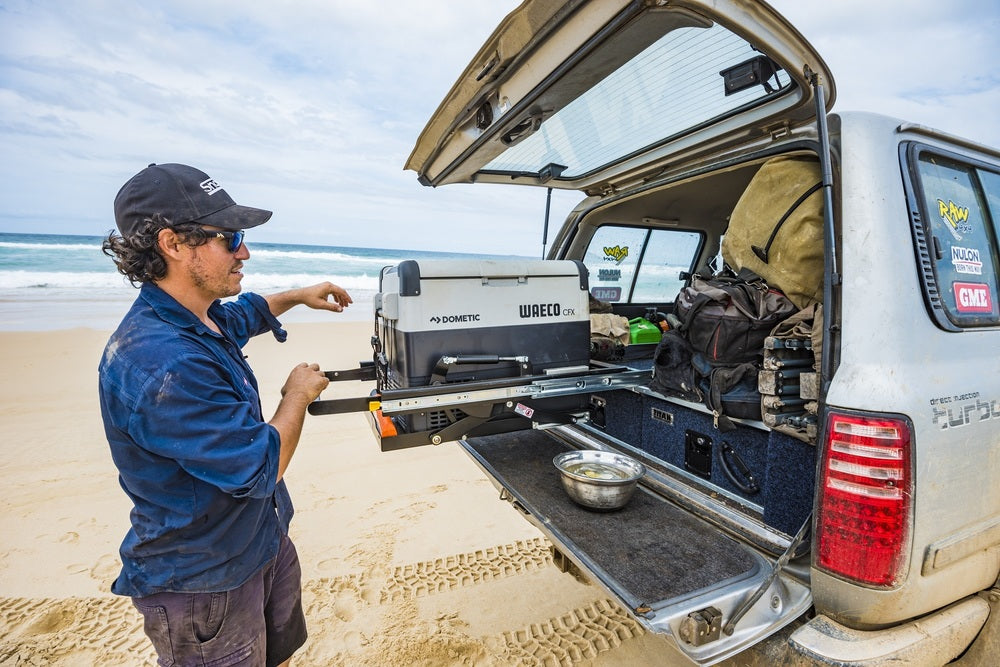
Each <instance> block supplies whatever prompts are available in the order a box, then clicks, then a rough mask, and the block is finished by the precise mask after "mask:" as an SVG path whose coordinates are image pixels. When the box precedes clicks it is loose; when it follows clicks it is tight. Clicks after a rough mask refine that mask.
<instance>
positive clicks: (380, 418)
mask: <svg viewBox="0 0 1000 667" xmlns="http://www.w3.org/2000/svg"><path fill="white" fill-rule="evenodd" d="M372 413H374V415H375V422H376V423H377V424H378V432H379V434H380V435H381V436H382V437H383V438H392V437H394V436H396V435H399V432H398V431H397V430H396V424H395V423H394V422H393V421H392V417H386V416H385V415H384V414H382V410H381V409H378V408H376V409H375V410H372Z"/></svg>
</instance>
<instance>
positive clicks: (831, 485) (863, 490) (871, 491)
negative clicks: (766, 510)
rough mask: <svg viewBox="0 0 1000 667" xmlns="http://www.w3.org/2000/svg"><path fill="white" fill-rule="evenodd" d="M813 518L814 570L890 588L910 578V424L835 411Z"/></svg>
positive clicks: (911, 488)
mask: <svg viewBox="0 0 1000 667" xmlns="http://www.w3.org/2000/svg"><path fill="white" fill-rule="evenodd" d="M827 424H828V426H827V432H826V451H825V452H824V455H823V462H822V468H821V473H820V477H821V484H822V485H821V487H820V499H819V510H818V512H817V517H816V545H817V550H816V551H817V554H816V558H817V565H818V566H819V567H820V568H822V569H824V570H826V571H828V572H831V573H833V574H837V575H840V576H842V577H847V578H849V579H853V580H855V581H858V582H862V583H866V584H871V585H874V586H885V587H891V586H894V585H896V584H897V583H898V582H899V581H900V580H901V579H902V577H903V576H905V574H906V572H905V564H906V562H907V561H906V558H905V557H906V555H907V552H908V551H909V541H910V521H911V519H910V510H911V503H912V497H913V478H912V473H911V466H910V457H911V452H910V439H911V438H910V427H909V424H908V423H907V422H906V420H903V419H892V418H886V417H863V416H858V415H846V414H839V413H834V412H831V413H830V418H829V420H828V422H827Z"/></svg>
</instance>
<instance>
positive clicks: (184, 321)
mask: <svg viewBox="0 0 1000 667" xmlns="http://www.w3.org/2000/svg"><path fill="white" fill-rule="evenodd" d="M139 298H141V299H142V300H144V301H145V302H146V303H147V304H149V307H150V308H152V309H153V312H155V313H156V315H157V317H159V318H160V319H161V320H163V321H164V322H166V323H168V324H173V325H174V326H177V327H180V328H182V329H190V330H191V331H193V332H195V333H198V334H206V333H207V334H211V335H213V336H217V335H218V334H216V333H215V332H214V331H212V330H211V329H209V328H208V327H206V326H205V324H204V323H203V322H202V321H201V320H200V319H198V317H197V316H195V314H194V313H192V312H191V311H190V310H188V309H187V308H185V307H184V306H182V305H181V304H180V302H178V301H177V299H175V298H174V297H172V296H170V295H169V294H167V293H166V292H165V291H163V289H161V288H160V287H159V286H158V285H156V284H155V283H143V284H142V287H141V288H140V289H139ZM218 307H219V300H218V299H216V300H215V301H214V302H213V303H212V305H211V306H209V307H208V310H209V312H212V311H213V310H214V309H215V308H218Z"/></svg>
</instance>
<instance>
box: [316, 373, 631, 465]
mask: <svg viewBox="0 0 1000 667" xmlns="http://www.w3.org/2000/svg"><path fill="white" fill-rule="evenodd" d="M327 377H329V378H330V380H331V381H343V380H373V379H375V376H374V371H373V370H371V369H369V368H368V367H366V366H363V367H362V368H361V369H358V370H355V371H328V372H327ZM649 380H650V371H648V370H634V369H630V368H626V367H622V366H599V367H589V368H588V367H576V368H568V369H557V370H551V369H550V370H549V371H548V372H546V373H543V374H539V375H531V376H526V377H525V376H522V377H511V378H500V379H493V380H478V381H472V382H463V383H445V384H436V385H430V386H426V387H408V388H401V389H386V390H383V391H381V392H379V391H374V392H372V394H371V395H369V396H361V397H355V398H342V399H332V400H317V401H313V403H312V404H310V406H309V414H311V415H328V414H344V413H350V412H368V413H369V416H370V417H371V420H372V427H373V431H374V433H375V436H376V438H377V439H378V440H379V444H380V446H381V448H382V450H383V451H388V450H394V449H404V448H408V447H417V446H421V445H427V444H435V445H436V444H440V443H442V442H448V441H450V440H458V439H461V438H463V437H465V436H466V435H467V434H469V433H470V432H471V431H472V430H473V429H476V428H479V427H481V426H484V425H486V424H488V423H489V422H495V423H499V422H501V421H503V420H508V422H507V423H508V424H509V419H510V418H512V417H518V416H519V417H523V418H525V419H526V420H528V421H527V422H525V424H526V426H527V425H530V426H531V427H534V428H542V427H545V426H550V425H558V424H571V423H576V422H578V421H580V420H581V419H585V418H586V413H583V414H579V413H572V412H567V411H562V410H558V411H550V410H546V409H544V408H540V407H535V406H533V405H529V404H528V403H527V402H535V401H538V400H541V399H549V398H559V397H564V396H573V395H578V394H591V393H595V392H603V391H610V390H615V389H631V388H633V387H638V386H645V385H647V384H648V383H649ZM456 407H458V408H461V410H462V412H463V413H465V416H464V417H462V418H461V419H458V420H457V421H455V422H453V423H451V424H449V425H447V426H445V427H444V428H439V429H434V430H429V431H419V432H410V433H405V432H397V431H396V429H395V428H394V426H393V425H392V422H391V418H392V417H394V416H397V415H399V416H401V415H406V414H414V413H420V412H427V411H431V410H442V409H447V408H456ZM526 426H525V427H526ZM522 428H523V427H522ZM506 430H511V429H506Z"/></svg>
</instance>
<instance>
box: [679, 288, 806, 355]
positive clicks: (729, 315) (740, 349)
mask: <svg viewBox="0 0 1000 667" xmlns="http://www.w3.org/2000/svg"><path fill="white" fill-rule="evenodd" d="M674 310H675V312H676V315H677V317H678V318H679V319H680V321H681V326H680V330H681V332H682V333H683V334H684V335H685V336H686V337H687V339H688V341H689V342H690V343H691V347H692V348H693V350H694V351H695V352H696V353H700V354H703V355H705V357H706V358H707V359H708V360H709V361H710V362H712V363H716V364H718V363H723V364H739V363H744V362H748V361H755V360H756V359H757V358H758V357H759V356H761V354H762V353H763V350H764V339H765V338H766V337H767V336H768V334H769V333H770V332H771V330H772V329H773V328H774V327H775V326H776V325H777V324H778V323H779V322H781V321H782V320H784V319H786V318H787V317H789V316H791V315H792V314H793V313H795V312H796V311H797V310H798V309H797V308H796V307H795V306H794V305H793V304H792V302H791V301H789V300H788V298H787V297H785V295H784V294H782V293H781V292H778V291H777V290H773V289H770V288H768V286H767V283H765V282H764V281H763V279H761V278H760V276H758V275H757V274H755V273H753V272H752V271H750V270H748V269H744V270H742V271H740V273H739V274H738V275H729V274H725V273H721V274H717V275H714V276H712V277H710V278H705V277H703V276H700V275H698V274H695V275H694V276H693V278H692V280H691V284H690V285H688V286H687V287H685V288H684V289H682V290H681V292H680V294H678V295H677V299H676V301H675V302H674Z"/></svg>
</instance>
